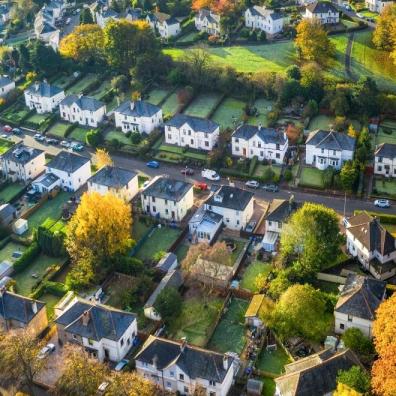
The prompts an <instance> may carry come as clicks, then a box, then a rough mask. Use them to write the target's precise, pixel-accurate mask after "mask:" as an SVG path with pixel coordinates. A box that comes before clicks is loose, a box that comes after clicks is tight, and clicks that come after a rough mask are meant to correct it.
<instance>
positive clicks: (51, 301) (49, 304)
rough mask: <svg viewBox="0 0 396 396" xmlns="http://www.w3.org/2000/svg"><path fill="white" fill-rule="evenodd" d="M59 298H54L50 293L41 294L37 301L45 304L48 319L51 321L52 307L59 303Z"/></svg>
mask: <svg viewBox="0 0 396 396" xmlns="http://www.w3.org/2000/svg"><path fill="white" fill-rule="evenodd" d="M60 299H61V297H57V296H54V295H53V294H50V293H45V294H43V295H42V296H41V297H40V298H39V300H40V301H43V302H45V303H46V304H47V305H46V308H47V314H48V319H52V318H53V317H54V307H55V305H56V304H57V303H58V302H59V301H60Z"/></svg>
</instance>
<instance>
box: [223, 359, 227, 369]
mask: <svg viewBox="0 0 396 396" xmlns="http://www.w3.org/2000/svg"><path fill="white" fill-rule="evenodd" d="M223 368H224V370H226V371H227V370H228V356H227V355H224V356H223Z"/></svg>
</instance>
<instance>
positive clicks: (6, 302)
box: [0, 290, 45, 324]
mask: <svg viewBox="0 0 396 396" xmlns="http://www.w3.org/2000/svg"><path fill="white" fill-rule="evenodd" d="M35 307H37V311H36V312H35ZM44 307H45V303H44V302H42V301H37V300H32V299H31V298H27V297H24V296H20V295H19V294H14V293H11V292H9V291H6V290H3V291H1V292H0V316H1V317H3V318H4V319H5V320H16V321H18V322H21V323H24V324H29V323H30V321H31V320H32V319H33V318H34V317H35V316H36V315H37V313H38V312H40V311H41V310H42V309H43V308H44Z"/></svg>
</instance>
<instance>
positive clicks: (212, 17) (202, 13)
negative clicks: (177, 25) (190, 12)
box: [196, 8, 220, 24]
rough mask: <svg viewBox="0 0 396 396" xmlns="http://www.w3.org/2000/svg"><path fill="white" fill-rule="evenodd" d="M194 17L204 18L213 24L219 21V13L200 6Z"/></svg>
mask: <svg viewBox="0 0 396 396" xmlns="http://www.w3.org/2000/svg"><path fill="white" fill-rule="evenodd" d="M196 18H198V19H199V20H203V19H205V18H206V19H207V20H208V21H209V22H210V23H214V24H219V23H220V15H217V14H215V13H213V12H212V11H210V10H207V9H206V8H202V9H201V10H199V12H198V14H197V15H196Z"/></svg>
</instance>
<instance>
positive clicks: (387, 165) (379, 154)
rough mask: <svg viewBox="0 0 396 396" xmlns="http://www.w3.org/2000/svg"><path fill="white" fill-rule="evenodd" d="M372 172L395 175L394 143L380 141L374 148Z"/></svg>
mask: <svg viewBox="0 0 396 396" xmlns="http://www.w3.org/2000/svg"><path fill="white" fill-rule="evenodd" d="M374 155H375V163H374V173H375V174H376V175H382V176H385V177H396V144H390V143H382V144H380V145H379V146H378V147H377V149H376V150H375V153H374Z"/></svg>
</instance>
